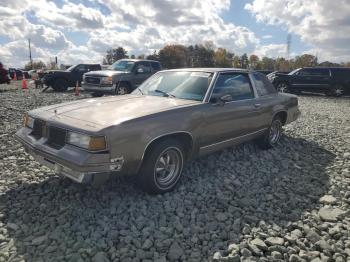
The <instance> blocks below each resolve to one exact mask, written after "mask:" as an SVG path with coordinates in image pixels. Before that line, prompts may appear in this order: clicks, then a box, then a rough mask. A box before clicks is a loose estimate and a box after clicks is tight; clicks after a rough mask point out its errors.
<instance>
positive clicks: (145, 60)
mask: <svg viewBox="0 0 350 262" xmlns="http://www.w3.org/2000/svg"><path fill="white" fill-rule="evenodd" d="M120 60H124V61H132V62H157V63H159V61H156V60H148V59H137V58H123V59H120Z"/></svg>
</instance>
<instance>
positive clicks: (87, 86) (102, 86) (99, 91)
mask: <svg viewBox="0 0 350 262" xmlns="http://www.w3.org/2000/svg"><path fill="white" fill-rule="evenodd" d="M161 68H162V67H161V65H160V63H159V62H158V61H153V60H140V59H121V60H118V61H116V62H115V63H114V64H113V65H111V66H110V67H108V68H107V70H103V71H98V72H89V73H86V74H85V75H84V79H83V83H82V87H83V88H84V90H85V91H88V92H91V93H92V96H95V97H98V96H103V94H105V93H110V94H116V95H125V94H129V93H131V92H132V91H133V90H134V89H135V88H136V87H138V86H139V85H140V84H141V83H142V82H143V81H145V80H146V79H147V78H148V77H150V76H151V75H153V74H154V73H156V72H158V71H159V70H161Z"/></svg>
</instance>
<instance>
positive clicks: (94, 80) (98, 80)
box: [85, 76, 100, 85]
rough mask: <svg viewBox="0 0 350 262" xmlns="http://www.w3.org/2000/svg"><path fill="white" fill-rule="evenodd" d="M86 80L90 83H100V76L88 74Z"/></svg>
mask: <svg viewBox="0 0 350 262" xmlns="http://www.w3.org/2000/svg"><path fill="white" fill-rule="evenodd" d="M85 82H86V83H89V84H95V85H98V84H100V78H98V77H91V76H86V77H85Z"/></svg>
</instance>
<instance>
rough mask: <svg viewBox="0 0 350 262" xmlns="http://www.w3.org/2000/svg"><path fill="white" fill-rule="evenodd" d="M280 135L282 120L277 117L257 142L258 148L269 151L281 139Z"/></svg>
mask: <svg viewBox="0 0 350 262" xmlns="http://www.w3.org/2000/svg"><path fill="white" fill-rule="evenodd" d="M281 134H282V120H281V118H279V117H275V118H274V119H273V120H272V122H271V125H270V127H269V128H268V129H267V131H266V132H265V134H264V135H263V136H262V137H261V138H260V139H259V140H258V145H259V147H260V148H262V149H270V148H273V147H275V146H276V145H277V144H278V142H279V140H280V138H281Z"/></svg>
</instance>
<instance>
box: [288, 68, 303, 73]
mask: <svg viewBox="0 0 350 262" xmlns="http://www.w3.org/2000/svg"><path fill="white" fill-rule="evenodd" d="M299 70H300V68H298V69H295V70H293V71H292V72H290V73H288V75H294V74H295V73H296V72H298V71H299Z"/></svg>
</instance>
